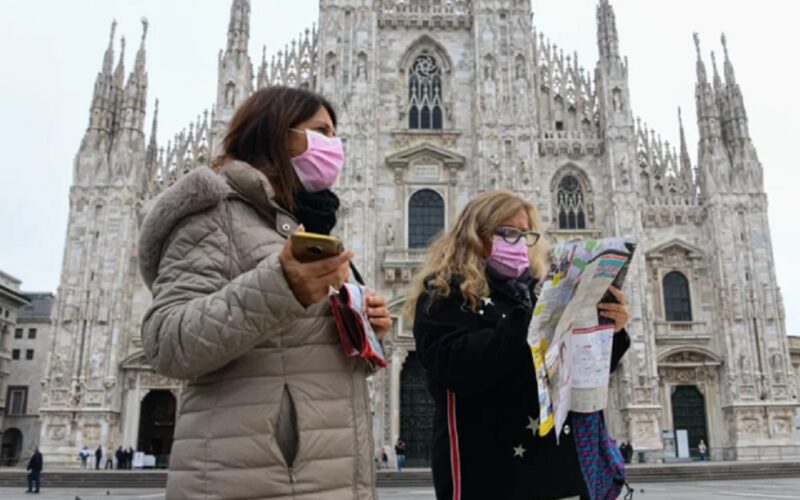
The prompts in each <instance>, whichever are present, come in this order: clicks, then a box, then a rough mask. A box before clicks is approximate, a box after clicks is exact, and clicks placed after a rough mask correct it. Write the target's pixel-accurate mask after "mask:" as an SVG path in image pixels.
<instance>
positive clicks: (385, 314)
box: [367, 295, 392, 341]
mask: <svg viewBox="0 0 800 500" xmlns="http://www.w3.org/2000/svg"><path fill="white" fill-rule="evenodd" d="M367 317H368V318H369V324H370V325H372V329H373V330H375V335H376V336H377V337H378V340H380V341H383V337H385V336H386V334H387V333H389V330H391V328H392V317H391V316H390V315H389V310H388V309H386V299H384V298H383V297H382V296H380V295H367Z"/></svg>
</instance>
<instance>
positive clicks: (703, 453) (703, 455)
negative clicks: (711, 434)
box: [697, 439, 708, 461]
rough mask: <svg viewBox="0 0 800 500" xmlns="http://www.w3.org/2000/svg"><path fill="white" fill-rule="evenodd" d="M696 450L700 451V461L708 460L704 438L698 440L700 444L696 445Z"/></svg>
mask: <svg viewBox="0 0 800 500" xmlns="http://www.w3.org/2000/svg"><path fill="white" fill-rule="evenodd" d="M697 451H699V452H700V460H701V461H706V460H708V446H706V442H705V441H704V440H702V439H701V440H700V444H698V445H697Z"/></svg>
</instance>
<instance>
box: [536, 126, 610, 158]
mask: <svg viewBox="0 0 800 500" xmlns="http://www.w3.org/2000/svg"><path fill="white" fill-rule="evenodd" d="M602 152H603V141H601V140H600V139H599V138H598V137H597V136H587V135H586V134H585V133H583V132H581V131H577V130H547V131H544V132H542V135H541V136H540V137H539V154H540V155H542V156H547V155H559V154H563V155H581V156H585V155H595V156H600V154H602Z"/></svg>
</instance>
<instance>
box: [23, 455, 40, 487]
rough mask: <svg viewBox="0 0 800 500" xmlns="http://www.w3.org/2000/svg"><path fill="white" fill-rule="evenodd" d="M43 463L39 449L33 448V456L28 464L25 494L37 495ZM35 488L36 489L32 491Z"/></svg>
mask: <svg viewBox="0 0 800 500" xmlns="http://www.w3.org/2000/svg"><path fill="white" fill-rule="evenodd" d="M43 465H44V461H43V459H42V454H41V453H40V452H39V447H38V446H34V447H33V455H32V456H31V459H30V461H29V462H28V469H27V470H28V491H26V492H25V493H39V482H40V476H41V474H42V467H43ZM34 486H36V489H33V488H34Z"/></svg>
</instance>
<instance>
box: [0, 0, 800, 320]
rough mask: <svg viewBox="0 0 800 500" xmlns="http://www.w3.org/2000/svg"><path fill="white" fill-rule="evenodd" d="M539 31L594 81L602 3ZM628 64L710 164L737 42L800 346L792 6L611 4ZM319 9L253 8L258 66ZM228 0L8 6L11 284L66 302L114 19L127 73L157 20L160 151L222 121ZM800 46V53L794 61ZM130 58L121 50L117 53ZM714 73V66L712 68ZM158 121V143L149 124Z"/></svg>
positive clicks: (652, 104)
mask: <svg viewBox="0 0 800 500" xmlns="http://www.w3.org/2000/svg"><path fill="white" fill-rule="evenodd" d="M532 3H533V10H534V14H535V17H534V23H535V24H536V26H537V28H538V29H539V30H540V31H543V32H544V33H545V34H546V35H547V36H548V37H549V38H550V39H551V40H552V41H553V42H555V43H557V44H558V45H559V46H560V47H563V48H564V49H565V50H567V51H569V52H572V51H577V52H578V55H579V60H580V62H581V64H583V65H584V66H586V67H587V68H589V67H593V66H594V63H595V61H596V59H597V47H596V42H595V36H596V24H595V5H596V3H597V1H596V0H532ZM612 4H613V5H614V7H615V11H616V15H617V28H618V30H619V35H620V49H621V51H622V53H623V54H624V55H626V56H627V57H628V59H629V62H630V86H631V100H632V106H633V109H634V112H635V114H636V115H638V116H640V117H642V119H643V120H644V121H646V122H647V123H648V124H650V125H651V126H652V127H653V128H655V129H656V131H657V132H659V133H660V134H661V135H662V136H664V138H666V139H669V140H670V142H673V143H675V142H676V140H677V137H678V129H677V107H678V106H682V107H683V109H684V121H685V123H686V125H687V137H688V139H689V144H690V145H689V148H690V152H691V155H692V158H693V159H696V157H697V154H696V151H697V147H696V137H697V133H696V125H695V115H694V81H695V72H694V71H695V49H694V44H693V42H692V32H694V31H697V32H699V34H700V39H701V43H702V50H703V54H704V56H705V58H706V63H707V64H709V65H710V58H709V52H710V51H711V50H716V51H717V53H718V54H720V53H721V52H722V49H721V46H720V42H719V38H720V34H721V32H722V31H724V32H725V33H726V34H727V36H728V46H729V48H730V53H731V58H732V60H733V63H734V66H735V68H736V76H737V79H738V81H739V83H740V84H741V87H742V90H743V93H744V99H745V103H746V105H747V111H748V116H749V118H750V130H751V135H752V136H753V140H754V143H755V145H756V148H757V149H758V154H759V157H760V159H761V162H762V163H763V165H764V178H765V184H766V190H767V194H768V196H769V215H770V225H771V228H772V238H773V246H774V250H775V259H776V267H777V274H778V283H779V285H780V286H781V289H782V291H783V297H784V302H785V305H786V313H787V329H788V331H789V332H790V333H796V334H800V272H798V271H797V269H796V268H794V267H792V266H793V264H792V255H798V254H800V252H799V251H798V249H800V231H798V229H797V228H798V225H797V222H796V219H795V217H796V216H797V215H796V214H795V213H794V210H797V206H796V205H795V204H794V203H793V202H792V199H793V198H798V193H797V192H796V190H797V189H800V168H798V165H797V164H798V160H797V159H798V153H797V149H795V145H796V144H797V142H798V137H797V134H798V132H800V104H799V103H798V99H797V98H796V95H795V94H796V87H797V85H798V83H800V69H798V66H800V65H798V63H797V53H796V50H797V47H800V33H799V31H800V30H798V29H797V26H796V20H797V19H798V14H799V13H800V6H799V5H798V2H795V1H790V0H759V1H755V0H748V1H744V0H700V1H698V0H669V1H654V0H612ZM317 6H318V1H317V0H291V2H289V1H286V0H252V24H251V39H250V51H251V56H252V57H253V59H254V64H256V69H257V63H258V61H260V59H261V47H262V46H263V45H264V44H266V45H267V47H268V54H272V53H274V52H276V51H277V50H279V49H280V48H282V47H283V46H284V45H285V44H286V43H288V42H289V41H290V40H292V39H293V38H294V37H296V36H297V34H298V33H299V32H301V31H302V30H304V29H305V28H306V27H310V26H311V25H312V23H314V22H315V21H316V20H317ZM229 9H230V1H229V0H169V1H165V0H102V1H101V0H70V1H57V0H26V1H20V0H0V10H1V11H2V12H3V16H1V17H0V56H2V57H0V61H2V64H3V70H2V77H0V151H2V165H3V167H2V168H1V169H0V193H2V194H1V195H0V227H1V228H2V229H0V235H2V243H0V269H2V270H3V271H5V272H8V273H10V274H12V275H14V276H16V277H18V278H20V279H21V280H23V288H24V289H25V290H47V291H55V290H56V288H57V286H58V280H59V273H60V268H61V258H62V252H63V245H64V236H65V232H66V222H67V209H68V193H69V186H70V181H71V177H72V161H73V157H74V155H75V153H76V151H77V150H78V146H79V145H80V140H81V137H82V136H83V133H84V131H85V129H86V125H87V123H88V109H89V104H90V102H91V95H92V87H93V84H94V79H95V76H96V74H97V71H98V70H99V69H100V65H101V62H102V58H103V52H104V51H105V47H106V44H107V41H108V33H109V27H110V24H111V21H112V19H114V18H116V19H117V20H118V22H119V26H118V27H117V36H118V37H119V35H124V36H125V37H126V38H127V41H128V45H127V53H126V72H128V71H130V68H131V66H132V64H133V58H134V55H135V51H136V50H137V48H138V45H139V39H140V36H141V23H140V21H139V20H140V18H141V17H142V16H146V17H147V18H148V19H149V21H150V30H149V33H148V38H147V69H148V72H149V78H150V87H149V93H148V102H149V109H150V110H152V106H153V102H154V100H155V98H156V97H158V98H159V99H160V102H161V105H160V115H159V140H160V142H161V143H162V144H164V143H166V141H167V139H168V138H169V137H170V136H172V135H174V134H175V133H176V132H178V131H179V130H180V129H181V128H183V127H184V126H186V125H187V124H188V123H189V122H190V121H191V120H193V119H194V117H196V116H197V115H198V114H199V113H201V112H202V110H203V109H205V108H207V107H209V105H211V104H212V102H213V101H214V98H215V93H216V84H217V79H216V76H217V75H216V68H217V53H218V51H219V49H220V48H224V46H225V40H226V29H227V23H228V13H229ZM791 47H795V49H791ZM117 54H119V44H118V43H117ZM709 71H710V66H709ZM150 110H149V111H148V118H147V123H148V130H149V123H150V119H151V114H150V113H151V111H150Z"/></svg>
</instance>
